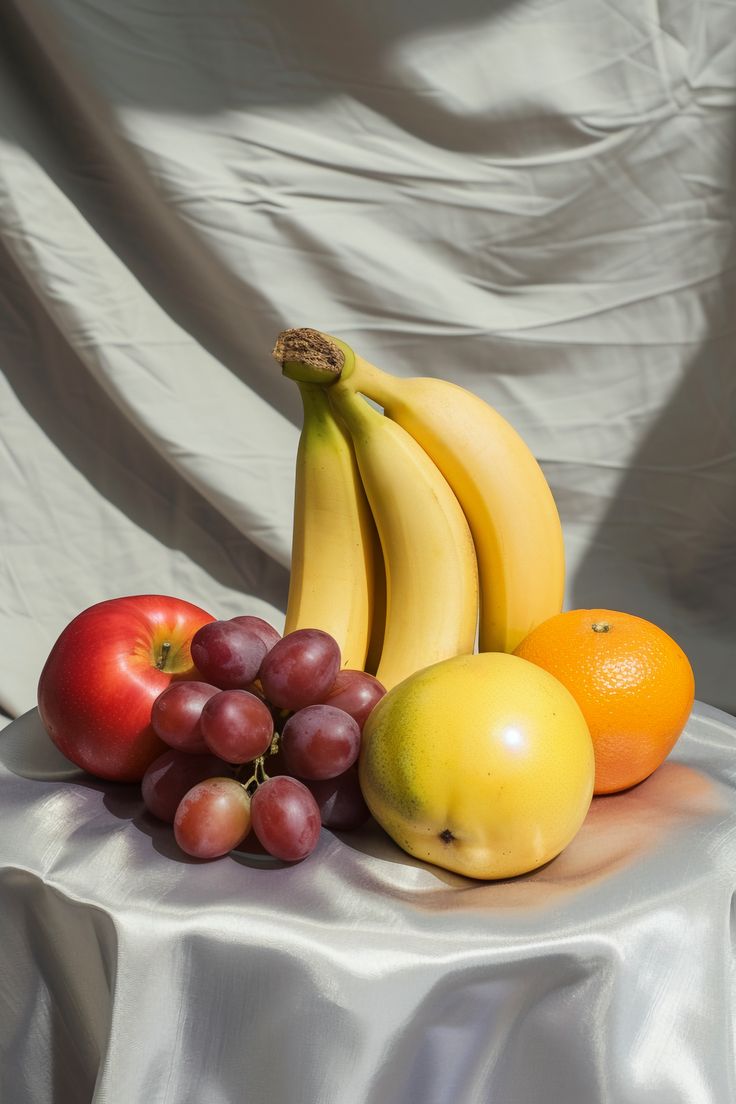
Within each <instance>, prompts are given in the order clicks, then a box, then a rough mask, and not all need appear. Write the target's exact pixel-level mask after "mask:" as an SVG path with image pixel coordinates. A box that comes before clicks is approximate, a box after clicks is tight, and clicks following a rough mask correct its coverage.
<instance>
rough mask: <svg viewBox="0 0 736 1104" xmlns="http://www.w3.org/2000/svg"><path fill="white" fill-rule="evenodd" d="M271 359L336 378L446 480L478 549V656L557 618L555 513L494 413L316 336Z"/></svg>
mask: <svg viewBox="0 0 736 1104" xmlns="http://www.w3.org/2000/svg"><path fill="white" fill-rule="evenodd" d="M274 355H276V356H277V359H279V358H281V359H285V360H288V359H290V357H291V356H294V357H295V359H296V356H297V355H298V357H299V359H300V360H301V361H302V363H303V364H306V365H307V366H308V371H309V377H308V378H310V379H312V380H314V381H315V382H322V383H323V384H326V383H330V382H331V381H334V380H336V379H339V380H340V382H341V386H345V387H347V388H351V389H353V390H355V391H359V392H362V393H363V394H365V395H367V396H369V398H371V399H373V400H374V401H375V402H377V403H378V404H380V405H381V406H382V407H383V408H384V411H385V413H386V415H387V416H388V417H389V418H390V419H391V420H392V421H395V422H396V423H397V424H398V425H400V426H402V427H403V428H404V429H405V430H406V431H407V432H408V433H409V434H410V435H411V436H412V437H413V438H414V440H416V441H417V442H418V443H419V444H420V445H421V446H422V448H423V449H424V450H425V452H426V453H427V454H428V455H429V456H430V457H431V458H432V460H433V461H434V463H435V464H436V465H437V467H438V468H439V470H440V471H441V472H442V474H443V475H444V477H445V478H446V480H447V482H448V483H449V485H450V487H451V488H452V490H453V491H454V493H455V495H456V496H457V499H458V501H459V502H460V504H461V506H462V509H463V512H464V514H465V516H466V518H467V520H468V524H469V525H470V530H471V532H472V534H473V540H474V543H475V550H476V554H477V558H478V574H479V579H480V619H479V632H478V642H479V647H480V650H481V651H505V652H511V651H513V650H514V648H515V647H516V646H517V644H519V642H520V641H521V640H523V639H524V637H525V636H526V635H527V634H528V633H529V632H531V630H532V629H533V628H535V626H536V625H538V624H540V623H541V622H542V621H545V620H546V619H547V618H548V617H552V616H553V615H554V614H556V613H559V612H560V610H561V609H562V602H563V597H564V584H565V559H564V545H563V537H562V526H561V524H560V518H559V514H558V512H557V507H556V505H555V501H554V498H553V497H552V492H551V491H550V488H549V485H548V483H547V481H546V479H545V477H544V473H543V472H542V469H541V468H540V467H539V464H538V463H537V461H536V460H535V458H534V456H533V454H532V453H531V451H530V450H529V448H528V447H527V445H526V444H525V442H524V441H523V440H522V438H521V437H520V436H519V434H518V433H517V432H516V430H515V429H513V428H512V426H511V425H509V423H508V422H507V421H506V420H505V419H504V418H503V417H501V415H500V414H499V413H498V412H497V411H496V410H494V409H493V407H491V406H489V405H488V403H486V402H484V401H483V400H482V399H480V398H478V396H476V395H473V394H472V393H471V392H469V391H467V390H466V389H465V388H462V387H459V386H458V385H457V384H453V383H449V382H447V381H445V380H440V379H435V378H419V377H416V378H400V377H396V376H392V375H389V374H388V373H387V372H383V371H381V370H380V369H379V368H376V367H375V366H374V365H372V364H369V363H368V361H366V360H363V358H362V357H360V356H358V355H357V354H355V353H354V352H353V350H352V349H351V348H350V346H348V345H346V344H345V343H344V342H342V341H339V340H337V339H336V338H332V337H329V336H328V335H326V334H322V333H319V332H318V331H315V330H287V331H286V332H285V333H284V334H282V335H281V338H280V339H279V343H278V344H277V349H276V350H275V351H274ZM304 370H305V371H307V368H305V369H304Z"/></svg>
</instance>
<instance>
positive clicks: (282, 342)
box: [273, 327, 345, 379]
mask: <svg viewBox="0 0 736 1104" xmlns="http://www.w3.org/2000/svg"><path fill="white" fill-rule="evenodd" d="M273 357H274V360H277V361H278V362H279V364H281V365H284V364H287V363H289V362H291V363H293V362H297V363H299V364H306V365H307V366H308V367H310V368H314V369H316V370H317V372H319V373H320V374H322V373H324V375H325V376H327V375H331V376H334V377H335V379H337V378H338V376H339V375H340V373H341V372H342V370H343V367H344V365H345V354H344V353H343V351H342V349H340V348H339V346H337V345H336V344H335V343H334V342H333V341H330V339H329V337H326V336H325V334H322V333H320V332H319V330H310V329H307V328H305V327H300V328H297V329H293V330H284V331H283V332H282V333H280V334H279V336H278V337H277V338H276V344H275V345H274V348H273Z"/></svg>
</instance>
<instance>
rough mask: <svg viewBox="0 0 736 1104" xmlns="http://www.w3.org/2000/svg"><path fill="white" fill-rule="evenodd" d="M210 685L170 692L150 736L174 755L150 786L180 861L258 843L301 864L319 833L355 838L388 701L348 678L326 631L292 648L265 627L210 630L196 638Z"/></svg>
mask: <svg viewBox="0 0 736 1104" xmlns="http://www.w3.org/2000/svg"><path fill="white" fill-rule="evenodd" d="M191 653H192V660H193V662H194V664H195V666H196V668H197V672H198V673H199V675H200V676H201V680H193V679H190V680H180V681H175V682H172V683H171V684H170V685H169V686H168V687H167V688H166V690H164V691H163V693H162V694H160V695H159V696H158V697H157V698H156V700H155V701H154V703H153V708H152V710H151V726H152V728H153V730H154V731H155V732H156V734H157V735H158V736H159V738H160V739H161V740H163V742H164V743H166V744H168V745H169V747H168V750H167V751H165V752H164V753H163V755H160V756H159V757H158V759H156V760H155V761H154V762H153V763H151V765H150V766H149V768H148V770H147V771H146V773H145V775H144V776H143V780H142V784H141V787H142V792H143V801H144V804H145V806H146V808H147V809H148V810H149V812H151V813H153V815H154V816H156V817H158V818H159V819H160V820H164V821H166V822H167V823H169V824H173V826H174V836H175V838H176V841H177V843H178V844H179V846H180V847H181V849H182V851H184V852H186V853H187V854H188V855H192V856H194V857H195V858H199V859H215V858H219V857H220V856H221V855H226V854H227V853H228V852H230V851H232V850H234V849H235V848H237V847H240V846H241V844H242V845H243V846H244V847H245V848H246V849H247V846H248V845H247V842H245V843H244V841H246V839H247V837H248V836H249V834H250V833H252V835H253V836H255V838H256V840H257V841H258V843H259V844H260V846H261V847H262V848H263V849H264V850H265V851H267V852H268V853H269V854H270V855H273V856H274V857H275V858H278V859H282V860H284V861H287V862H296V861H298V860H300V859H304V858H306V856H307V855H309V854H310V853H311V852H312V851H313V850H314V848H315V847H316V846H317V840H318V839H319V832H320V828H321V827H322V826H324V827H326V828H337V829H349V828H356V827H358V826H359V825H360V824H362V823H364V821H365V820H367V818H368V816H369V812H368V808H367V806H366V804H365V801H364V800H363V795H362V794H361V791H360V784H359V781H358V767H357V761H358V755H359V752H360V738H361V732H362V729H363V725H364V724H365V721H366V719H367V717H368V714H369V713H370V712H371V710H372V709H373V707H374V705H375V704H376V702H377V701H378V700H379V699H380V698H381V697H382V696H383V694H384V693H385V690H384V688H383V686H382V685H381V683H380V682H379V681H378V680H377V679H375V678H374V677H373V676H372V675H369V674H367V673H366V672H364V671H356V670H350V669H347V668H344V669H341V667H340V662H341V657H340V649H339V647H338V644H337V643H336V641H335V640H334V639H333V638H332V637H331V636H330V635H329V634H328V633H326V632H323V631H322V630H321V629H297V630H295V631H294V632H291V633H288V634H287V635H286V636H283V637H282V636H280V634H279V633H278V632H277V631H276V629H274V628H273V626H272V625H269V624H268V622H266V621H263V620H262V619H261V618H260V617H253V616H242V617H233V618H231V619H230V620H227V621H212V622H210V623H209V624H207V625H204V626H202V628H201V629H199V630H198V632H197V633H196V634H195V635H194V637H193V638H192V643H191Z"/></svg>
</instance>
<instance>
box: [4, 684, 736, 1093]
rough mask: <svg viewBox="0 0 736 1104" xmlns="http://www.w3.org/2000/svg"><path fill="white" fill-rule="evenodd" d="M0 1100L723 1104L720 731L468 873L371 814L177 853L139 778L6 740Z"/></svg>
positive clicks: (705, 728) (12, 734)
mask: <svg viewBox="0 0 736 1104" xmlns="http://www.w3.org/2000/svg"><path fill="white" fill-rule="evenodd" d="M0 808H1V809H2V816H3V820H2V823H3V830H2V833H0V1057H1V1061H0V1100H2V1101H3V1104H5V1102H7V1104H21V1102H22V1104H52V1102H53V1104H89V1102H90V1101H94V1104H235V1102H238V1104H240V1102H241V1101H242V1102H243V1104H348V1102H349V1104H489V1102H490V1101H493V1102H494V1104H495V1102H496V1101H498V1102H499V1104H549V1102H550V1101H555V1102H557V1101H560V1102H564V1104H731V1102H732V1101H733V1100H734V1099H736V1064H735V1040H734V1010H735V1009H736V1004H735V1002H734V996H735V992H734V962H733V924H734V919H733V917H734V911H733V900H734V890H735V889H736V725H735V724H734V722H733V719H732V718H729V717H728V716H726V715H725V714H723V713H720V712H719V711H717V710H714V709H712V708H710V707H708V706H704V705H701V704H699V703H696V707H695V710H694V712H693V715H692V718H691V720H690V722H689V724H688V727H687V731H686V733H685V734H684V735H683V736H682V738H681V739H680V741H679V742H678V744H677V746H676V748H675V750H674V752H673V753H672V755H671V756H670V758H669V759H668V760H667V762H666V763H665V764H664V765H663V766H662V767H661V768H660V769H659V770H658V771H656V772H655V774H654V775H653V776H652V777H651V778H650V779H648V780H647V781H645V782H644V783H642V784H641V785H639V786H637V787H636V788H634V789H633V790H631V791H629V792H628V793H625V794H621V795H617V796H615V797H602V798H596V799H594V802H593V805H592V808H591V811H590V813H589V815H588V818H587V820H586V822H585V824H584V825H583V828H582V829H581V831H580V833H579V834H578V836H577V837H576V838H575V840H574V841H573V842H572V844H571V845H570V846H569V847H568V848H567V849H566V851H564V852H563V854H562V855H561V856H559V857H558V858H557V859H555V860H553V861H552V862H551V863H549V864H548V865H547V866H546V867H544V868H543V869H541V870H539V871H537V872H535V873H533V874H531V875H528V876H523V877H520V878H517V879H512V880H508V881H504V882H498V883H480V882H473V881H470V880H467V879H464V878H461V877H458V876H456V875H453V874H449V873H446V872H445V871H442V870H440V869H438V868H435V867H431V866H428V865H425V864H422V863H418V862H416V861H414V860H413V859H410V858H409V857H408V856H406V855H405V854H404V853H403V852H402V851H400V850H399V849H398V848H397V847H396V846H394V844H393V843H392V842H391V841H390V840H389V839H388V838H387V837H385V836H384V835H383V833H382V832H381V831H380V829H378V828H377V826H375V825H372V826H369V827H367V828H366V829H362V830H360V831H359V832H356V833H352V834H350V833H344V834H342V835H340V836H337V835H334V834H332V833H330V832H328V831H325V830H323V833H322V838H321V841H320V844H319V846H318V849H317V851H316V852H315V853H314V854H313V855H312V856H310V858H309V859H307V860H305V861H304V862H303V863H301V864H297V865H294V866H285V865H281V864H277V863H273V862H271V863H270V864H269V863H268V862H267V861H264V860H256V859H252V858H248V857H247V856H238V855H233V856H229V857H226V858H223V859H220V860H218V861H216V862H212V863H200V862H196V861H193V860H188V859H187V858H186V857H185V856H183V855H182V854H181V853H179V852H178V850H177V848H176V845H175V843H174V841H173V836H172V832H171V829H170V828H169V827H167V826H165V825H162V824H160V823H158V822H156V821H155V820H154V819H153V818H151V817H150V815H149V814H147V813H146V812H145V810H144V809H143V806H142V803H141V800H140V796H139V792H138V789H137V788H136V787H135V786H125V785H114V784H106V783H101V782H98V781H96V780H94V779H92V778H91V777H89V776H87V775H84V774H82V773H81V772H79V771H77V770H76V769H74V768H72V767H70V765H69V764H67V763H66V762H65V761H64V760H63V759H61V758H60V756H59V755H58V753H57V752H56V751H55V749H53V748H52V746H51V745H50V743H49V741H48V739H47V737H46V736H45V734H44V733H43V730H42V728H41V725H40V722H39V720H38V716H37V714H36V712H35V711H31V712H30V713H28V714H26V715H25V716H23V717H22V718H20V719H19V720H18V721H16V722H14V723H13V724H11V725H9V726H8V727H7V728H6V729H5V730H4V731H3V732H2V733H1V734H0Z"/></svg>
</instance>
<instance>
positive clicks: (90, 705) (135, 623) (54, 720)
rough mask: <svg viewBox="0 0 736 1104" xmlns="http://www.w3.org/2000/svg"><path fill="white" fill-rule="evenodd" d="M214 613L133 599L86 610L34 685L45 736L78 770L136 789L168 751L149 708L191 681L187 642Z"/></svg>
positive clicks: (159, 599) (155, 598) (156, 597)
mask: <svg viewBox="0 0 736 1104" xmlns="http://www.w3.org/2000/svg"><path fill="white" fill-rule="evenodd" d="M209 621H214V617H212V615H211V614H209V613H206V612H205V611H204V610H203V609H200V608H199V607H198V606H193V605H192V604H191V603H190V602H185V601H183V600H182V599H181V598H169V597H166V596H165V595H162V594H138V595H133V596H131V597H127V598H111V599H109V600H108V601H106V602H98V603H97V605H95V606H90V608H89V609H86V610H84V611H83V612H82V613H80V614H79V615H78V616H77V617H75V618H74V620H73V621H71V622H70V623H69V624H68V625H67V627H66V628H65V629H64V631H63V632H62V634H61V636H60V637H59V639H58V640H57V641H56V643H55V644H54V646H53V648H52V649H51V653H50V655H49V657H48V659H47V660H46V663H45V665H44V668H43V671H42V672H41V677H40V679H39V683H38V709H39V712H40V714H41V720H42V721H43V723H44V725H45V727H46V731H47V732H48V734H49V736H50V737H51V739H52V740H53V742H54V743H55V744H56V746H57V747H58V748H59V750H60V751H61V752H62V754H63V755H65V756H66V757H67V759H71V761H72V763H75V764H76V765H77V766H78V767H82V768H83V769H84V770H86V771H89V772H90V774H95V775H97V777H98V778H108V779H112V780H114V781H118V782H137V781H138V780H140V779H141V778H142V777H143V774H144V773H145V770H146V767H148V766H149V764H150V763H152V762H153V760H154V759H155V758H156V757H157V756H159V755H161V754H162V752H164V751H166V744H164V743H163V742H162V741H161V740H160V739H159V738H158V736H157V735H156V734H155V732H154V731H153V729H152V728H151V706H152V705H153V702H154V701H155V699H156V698H157V697H158V695H159V694H160V693H161V692H162V691H163V690H165V689H166V687H167V686H168V685H169V683H170V682H171V680H172V679H175V678H186V679H190V678H191V679H196V678H197V677H198V672H197V670H196V668H195V667H194V665H193V664H192V658H191V655H190V653H189V642H190V641H191V639H192V637H193V636H194V634H195V632H196V631H197V629H199V628H200V627H201V626H202V625H205V624H207V622H209Z"/></svg>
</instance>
